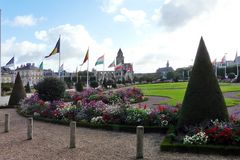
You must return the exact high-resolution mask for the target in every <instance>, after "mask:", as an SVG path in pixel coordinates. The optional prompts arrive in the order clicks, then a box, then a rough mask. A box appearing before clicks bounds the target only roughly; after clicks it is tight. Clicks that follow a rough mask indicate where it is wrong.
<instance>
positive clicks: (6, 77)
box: [1, 67, 15, 83]
mask: <svg viewBox="0 0 240 160" xmlns="http://www.w3.org/2000/svg"><path fill="white" fill-rule="evenodd" d="M1 73H2V81H1V82H2V83H14V77H15V76H14V70H11V69H10V68H5V67H1Z"/></svg>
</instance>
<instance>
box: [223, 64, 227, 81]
mask: <svg viewBox="0 0 240 160" xmlns="http://www.w3.org/2000/svg"><path fill="white" fill-rule="evenodd" d="M226 70H227V65H225V73H224V76H225V78H226V77H227V73H226Z"/></svg>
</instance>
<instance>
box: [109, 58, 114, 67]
mask: <svg viewBox="0 0 240 160" xmlns="http://www.w3.org/2000/svg"><path fill="white" fill-rule="evenodd" d="M111 67H115V60H114V61H113V62H112V63H111V64H110V65H109V66H108V68H111Z"/></svg>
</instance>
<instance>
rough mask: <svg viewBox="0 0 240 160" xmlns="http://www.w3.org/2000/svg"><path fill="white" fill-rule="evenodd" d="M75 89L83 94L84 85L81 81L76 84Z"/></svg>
mask: <svg viewBox="0 0 240 160" xmlns="http://www.w3.org/2000/svg"><path fill="white" fill-rule="evenodd" d="M75 88H76V91H78V92H81V91H82V90H83V84H82V82H81V81H78V82H77V83H76V84H75Z"/></svg>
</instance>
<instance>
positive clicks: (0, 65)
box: [0, 9, 2, 98]
mask: <svg viewBox="0 0 240 160" xmlns="http://www.w3.org/2000/svg"><path fill="white" fill-rule="evenodd" d="M1 17H2V10H1V9H0V67H1V69H0V98H1V97H2V64H1V61H2V48H1V43H2V41H1V37H2V28H1V26H2V18H1Z"/></svg>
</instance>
